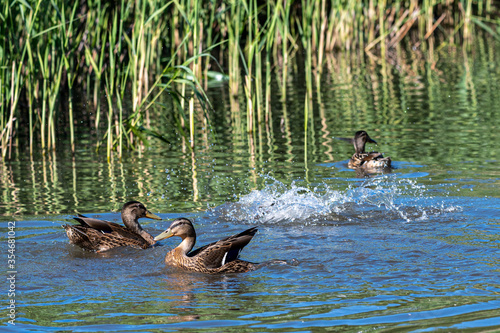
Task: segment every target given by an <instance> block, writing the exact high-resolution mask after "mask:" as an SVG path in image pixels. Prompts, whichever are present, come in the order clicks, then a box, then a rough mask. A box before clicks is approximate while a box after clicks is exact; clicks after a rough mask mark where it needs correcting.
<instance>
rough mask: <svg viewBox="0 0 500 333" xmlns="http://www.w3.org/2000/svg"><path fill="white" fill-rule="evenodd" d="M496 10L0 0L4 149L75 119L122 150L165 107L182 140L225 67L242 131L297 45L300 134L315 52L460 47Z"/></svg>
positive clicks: (150, 131) (261, 109) (323, 0)
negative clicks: (301, 86)
mask: <svg viewBox="0 0 500 333" xmlns="http://www.w3.org/2000/svg"><path fill="white" fill-rule="evenodd" d="M493 9H494V8H492V1H491V0H485V1H483V0H478V1H474V2H473V1H470V0H462V1H443V0H441V1H437V0H426V1H415V0H412V1H400V0H395V1H388V0H385V1H378V2H377V1H372V0H363V1H358V0H345V1H338V0H330V1H327V0H317V1H315V0H300V1H299V0H295V1H285V0H270V1H257V0H241V1H237V0H225V1H199V0H172V1H169V2H163V1H157V0H156V1H155V0H149V1H148V0H136V1H133V2H131V1H124V0H122V1H121V2H120V1H116V2H109V1H99V0H88V1H85V2H84V1H81V2H79V1H77V2H73V1H65V0H51V1H42V0H32V1H28V0H17V1H10V2H9V1H4V2H2V4H0V36H2V38H1V40H0V96H1V97H0V130H1V132H0V150H1V154H2V159H4V158H8V157H9V156H10V152H11V149H12V146H13V145H21V143H22V144H24V142H28V143H29V149H30V153H32V152H33V149H34V148H35V147H37V148H39V149H42V150H44V151H46V150H52V149H54V148H55V147H56V144H57V142H58V140H57V137H58V136H62V135H64V136H65V137H68V138H69V143H70V145H71V149H72V150H73V151H74V149H75V141H76V140H77V136H76V135H75V132H76V129H75V126H76V125H77V124H80V123H84V122H83V121H82V119H85V120H86V122H87V123H89V122H90V123H92V124H93V126H92V127H93V128H92V131H93V133H95V137H96V138H97V140H98V143H97V146H98V147H101V146H102V147H105V149H106V150H107V155H108V158H109V156H110V155H111V152H112V151H114V150H116V152H117V153H118V155H119V156H121V154H122V151H123V149H125V148H132V149H135V148H137V147H140V146H141V145H144V144H147V142H148V139H147V138H148V137H149V138H151V137H154V138H158V139H160V140H166V139H165V138H164V136H163V135H162V133H158V132H157V131H155V130H154V126H151V125H150V123H151V119H154V117H157V116H158V113H162V112H165V113H172V114H173V116H172V119H175V122H174V123H173V126H175V127H176V128H177V131H178V133H181V134H182V135H183V136H185V138H186V139H187V140H189V142H190V146H191V147H193V146H194V144H195V142H194V137H195V133H194V131H195V122H196V121H202V122H204V124H205V125H206V126H209V125H210V122H209V116H208V115H209V114H210V102H209V101H208V99H207V97H206V95H205V93H204V91H205V90H206V89H207V87H208V86H209V84H210V83H211V80H213V78H214V77H223V78H227V80H228V85H227V89H228V91H229V94H230V96H231V98H230V99H231V105H232V110H235V112H236V111H237V110H239V104H240V101H241V100H242V99H243V100H244V102H245V105H246V111H245V116H246V119H245V121H243V122H241V123H238V124H239V125H238V126H239V127H240V129H241V131H249V132H253V131H255V127H256V124H260V123H267V122H268V121H270V117H269V113H270V103H271V100H272V98H273V93H272V92H271V88H270V86H271V81H273V80H274V81H277V82H278V84H279V86H280V87H281V89H280V96H279V98H281V99H286V96H287V94H286V86H287V84H286V83H287V80H288V79H287V74H288V66H290V64H291V59H292V58H293V57H296V56H297V57H298V54H300V57H302V54H303V60H301V61H303V63H304V67H305V72H306V74H307V75H306V85H305V86H306V96H305V113H304V119H305V120H306V122H305V124H306V129H305V131H306V132H307V119H309V117H310V116H309V113H308V112H309V111H308V110H310V109H311V108H312V104H311V103H312V102H311V100H312V98H313V86H314V84H313V79H314V77H316V78H317V77H319V76H321V73H322V69H323V67H324V63H325V54H327V53H332V52H336V51H351V50H357V51H358V52H359V53H361V52H364V54H366V55H367V56H369V57H373V58H375V59H385V58H387V57H388V54H389V53H390V52H392V50H395V49H397V48H398V47H399V45H400V44H401V43H410V45H412V46H414V47H420V48H424V49H425V48H426V44H427V43H430V41H432V44H431V45H433V46H434V45H437V46H438V47H443V46H446V45H451V44H456V43H463V44H465V45H467V43H468V41H469V40H470V39H471V36H473V35H474V29H476V28H477V27H479V28H480V29H482V30H486V31H487V32H488V33H490V34H491V35H493V36H494V37H495V38H498V34H497V32H496V29H497V25H498V24H499V23H500V21H498V19H497V18H496V17H495V16H494V15H493V14H492V13H493ZM217 72H219V73H222V74H224V75H222V76H221V75H218V76H217V75H214V73H215V74H217ZM242 73H243V75H242ZM226 74H227V75H226ZM318 82H319V80H318ZM316 86H317V85H316ZM80 105H86V107H85V108H83V107H80ZM153 106H155V107H154V108H153ZM150 112H155V114H154V115H151V114H150ZM206 126H205V127H206ZM89 130H90V129H89ZM20 138H21V139H20Z"/></svg>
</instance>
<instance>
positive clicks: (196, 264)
mask: <svg viewBox="0 0 500 333" xmlns="http://www.w3.org/2000/svg"><path fill="white" fill-rule="evenodd" d="M256 232H257V228H256V227H253V228H250V229H247V230H245V231H243V232H241V233H239V234H237V235H233V236H229V237H226V238H224V239H221V240H219V241H217V242H213V243H211V244H208V245H205V246H203V247H200V248H199V249H197V250H195V251H192V252H190V251H191V250H192V249H193V247H194V244H195V243H196V232H195V231H194V227H193V224H192V223H191V221H190V220H188V219H186V218H178V219H176V220H174V222H172V224H171V225H170V227H169V228H168V229H167V230H165V231H164V232H162V233H161V234H159V235H158V236H156V237H155V241H159V240H162V239H166V238H170V237H172V236H179V237H180V238H182V242H181V243H180V244H179V246H177V247H176V248H175V249H173V250H172V251H170V252H168V253H167V255H166V257H165V264H166V265H169V266H175V267H180V268H182V269H186V270H190V271H196V272H201V273H208V274H217V273H243V272H248V271H250V270H253V269H255V268H256V266H257V264H254V263H251V262H248V261H243V260H240V259H238V256H239V254H240V252H241V250H242V249H243V248H244V247H245V245H247V244H248V243H249V242H250V241H251V240H252V238H253V236H255V233H256Z"/></svg>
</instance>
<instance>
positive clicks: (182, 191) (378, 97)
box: [0, 38, 500, 216]
mask: <svg viewBox="0 0 500 333" xmlns="http://www.w3.org/2000/svg"><path fill="white" fill-rule="evenodd" d="M474 43H475V45H474V47H473V49H474V52H472V53H468V52H465V51H463V50H461V49H458V48H452V47H450V48H444V49H442V50H440V51H439V52H435V53H432V54H430V51H429V53H425V52H420V51H419V52H417V51H415V50H410V49H405V48H404V47H403V46H401V48H400V49H399V48H398V49H397V51H396V52H395V54H393V55H390V56H389V57H388V61H387V62H384V61H382V60H381V59H372V58H362V57H359V56H357V55H355V54H353V53H349V52H347V53H344V54H337V55H329V56H328V57H327V58H326V63H325V70H324V71H323V72H322V74H321V76H317V77H316V78H315V79H314V80H313V81H314V87H313V89H314V90H315V93H314V94H313V99H312V108H309V106H308V118H307V119H308V126H307V131H304V122H305V119H304V107H305V105H304V100H305V99H304V96H305V94H306V89H305V87H304V84H303V82H304V77H305V76H304V72H303V66H300V65H299V66H295V67H293V66H292V67H291V68H290V73H289V75H288V79H289V82H288V83H287V84H288V93H287V99H286V100H285V101H280V99H279V96H280V94H279V93H278V91H279V87H278V86H277V83H276V82H273V83H272V85H273V89H274V90H276V91H277V96H276V98H275V99H273V100H272V101H271V109H270V112H271V113H270V115H271V118H270V122H269V123H261V124H258V125H257V127H256V130H255V131H254V132H253V133H247V132H246V131H245V128H247V126H246V119H247V117H246V114H245V112H246V107H245V104H244V98H240V99H239V100H238V103H239V104H238V105H239V106H238V107H235V108H233V109H230V106H229V105H231V103H229V97H228V96H227V95H226V94H225V93H224V91H225V88H214V89H213V90H212V91H210V92H209V93H210V98H211V100H212V101H213V104H214V111H213V114H212V115H211V116H212V118H211V125H212V127H209V126H207V124H206V123H204V122H203V121H198V122H197V124H198V125H199V128H198V129H197V131H196V133H197V137H196V138H195V141H196V148H195V151H194V152H190V149H189V148H188V146H189V144H188V143H187V142H186V141H185V140H184V138H183V137H181V136H180V135H178V133H177V132H176V130H175V127H173V126H172V121H173V120H172V119H171V117H169V116H165V115H163V114H161V112H162V110H161V109H159V110H152V111H151V114H152V117H156V122H155V127H156V129H157V130H158V131H159V132H161V133H165V137H166V138H167V139H169V141H170V142H171V145H168V146H167V145H166V144H164V143H162V142H155V141H152V142H153V143H155V145H153V146H151V147H147V148H146V149H145V150H144V151H140V152H129V153H128V154H127V155H126V156H124V157H123V158H122V159H121V160H120V159H118V158H117V157H114V158H113V159H112V162H111V163H108V162H107V160H106V157H105V156H104V152H99V153H96V152H95V151H94V149H93V148H92V147H88V146H87V145H86V144H85V142H89V140H87V139H86V138H88V134H87V132H88V131H87V128H86V127H85V126H81V128H78V129H77V134H78V135H79V137H80V138H81V140H80V141H79V142H80V144H77V153H76V154H75V156H72V155H71V153H69V152H68V151H67V150H68V149H66V150H64V148H67V147H68V144H67V142H61V143H60V144H59V145H58V147H59V149H61V150H60V151H56V152H49V153H46V154H45V155H42V154H40V152H38V153H36V154H35V155H34V156H33V157H32V158H30V157H29V155H28V153H27V150H26V149H25V147H24V146H25V145H23V144H21V143H19V142H18V145H17V146H16V147H14V158H13V159H12V160H10V161H4V162H0V163H1V164H0V170H1V174H0V198H1V203H0V209H1V211H0V215H2V216H12V215H23V214H59V213H74V212H75V211H79V212H86V211H92V212H97V211H110V210H118V209H119V208H120V207H121V205H122V204H123V202H125V201H127V200H129V199H138V200H142V201H145V202H146V203H147V204H148V207H150V208H151V209H153V210H156V209H162V210H164V209H169V210H174V211H176V210H182V211H186V210H187V211H196V210H205V209H207V207H213V206H217V205H220V204H221V203H224V202H226V201H235V200H237V198H238V197H239V196H241V195H244V194H247V193H248V192H250V191H251V190H252V189H257V188H259V187H261V186H262V184H263V183H264V182H263V180H262V179H261V176H262V175H270V176H273V177H275V178H276V179H279V180H280V181H282V182H284V183H285V184H290V183H291V182H292V181H293V180H297V179H303V180H305V182H306V183H313V182H318V181H324V179H325V178H330V177H340V178H352V177H354V176H353V175H352V174H351V173H349V172H347V171H346V170H344V169H342V168H341V167H339V166H338V165H335V166H331V167H329V168H326V167H318V165H320V164H324V163H334V162H339V161H343V160H346V159H348V158H349V156H350V155H351V154H352V151H353V148H352V147H351V146H350V145H348V144H346V143H345V142H342V141H339V140H336V139H334V137H348V136H352V135H353V133H354V132H355V131H357V130H359V129H365V130H367V131H368V132H369V133H370V135H371V136H372V137H373V138H375V139H376V140H377V142H378V143H379V144H378V146H374V145H371V146H368V149H376V150H380V151H382V152H384V153H385V154H387V155H390V156H391V157H392V159H393V160H394V161H396V162H398V161H400V162H408V163H410V164H411V165H419V166H424V167H425V169H426V171H427V172H430V175H429V177H432V180H429V179H423V181H424V182H430V183H437V182H445V183H446V182H448V181H450V180H449V179H452V180H451V181H450V182H452V183H453V182H456V181H457V179H463V178H468V179H471V181H470V182H471V183H473V184H472V185H474V187H475V189H477V191H474V192H473V193H471V194H470V195H472V196H474V195H498V194H495V193H496V192H495V191H494V190H493V188H494V187H496V186H498V185H499V183H500V181H499V176H500V171H499V168H498V163H499V162H498V156H499V155H500V145H498V142H500V140H499V134H498V130H497V129H498V128H499V126H500V108H499V107H498V105H500V94H499V91H500V89H499V88H500V64H499V62H500V58H499V57H498V54H500V52H499V51H500V50H499V46H500V45H499V43H498V42H495V41H493V40H491V39H487V38H476V39H475V41H474ZM431 60H432V61H431ZM298 61H299V62H300V61H301V60H300V59H298ZM429 61H430V62H429ZM315 75H319V74H315ZM219 89H220V90H219ZM306 102H307V101H306ZM233 107H234V103H233ZM396 165H397V164H396ZM405 168H407V167H405V166H403V169H402V170H400V171H399V172H403V173H404V172H406V170H405ZM396 172H398V171H397V170H396ZM450 173H451V174H450ZM453 173H455V174H453ZM477 180H480V181H486V183H487V182H489V184H485V183H482V182H481V183H479V184H478V183H477Z"/></svg>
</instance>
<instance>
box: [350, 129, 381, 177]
mask: <svg viewBox="0 0 500 333" xmlns="http://www.w3.org/2000/svg"><path fill="white" fill-rule="evenodd" d="M340 139H341V140H345V141H348V142H350V143H352V144H353V145H354V150H355V153H354V155H352V157H351V159H350V160H349V163H348V164H347V166H348V167H349V168H351V169H358V168H363V169H381V168H390V167H391V158H390V157H389V156H388V157H384V156H383V155H382V153H379V152H375V151H372V152H369V153H367V152H365V145H366V143H367V142H371V143H375V144H376V143H377V142H376V141H375V140H373V139H372V138H370V136H369V135H368V133H366V132H365V131H357V132H356V134H355V135H354V138H353V139H350V138H340Z"/></svg>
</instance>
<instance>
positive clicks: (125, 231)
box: [63, 201, 161, 252]
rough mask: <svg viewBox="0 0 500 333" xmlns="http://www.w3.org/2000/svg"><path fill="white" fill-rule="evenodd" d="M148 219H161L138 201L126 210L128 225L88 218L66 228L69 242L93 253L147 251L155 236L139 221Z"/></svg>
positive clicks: (77, 217)
mask: <svg viewBox="0 0 500 333" xmlns="http://www.w3.org/2000/svg"><path fill="white" fill-rule="evenodd" d="M142 217H147V218H150V219H154V220H161V218H160V217H158V216H156V215H155V214H153V213H151V212H150V211H148V210H147V209H146V207H145V206H144V205H143V204H142V203H140V202H138V201H129V202H127V203H126V204H125V205H123V208H122V220H123V224H125V226H122V225H119V224H117V223H113V222H109V221H104V220H98V219H94V218H90V217H85V216H83V215H80V214H78V216H76V217H74V219H75V220H77V221H78V222H79V223H80V225H68V224H66V225H63V228H64V229H65V230H66V234H67V235H68V238H69V241H70V243H72V244H76V245H78V246H80V247H81V248H84V249H86V250H90V251H96V252H102V251H106V250H109V249H112V248H115V247H119V246H131V247H134V248H140V249H145V248H148V247H150V246H151V245H153V244H155V240H154V239H153V236H151V235H150V234H148V233H147V232H146V231H144V230H143V229H142V227H141V225H140V224H139V221H138V220H139V219H140V218H142Z"/></svg>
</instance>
